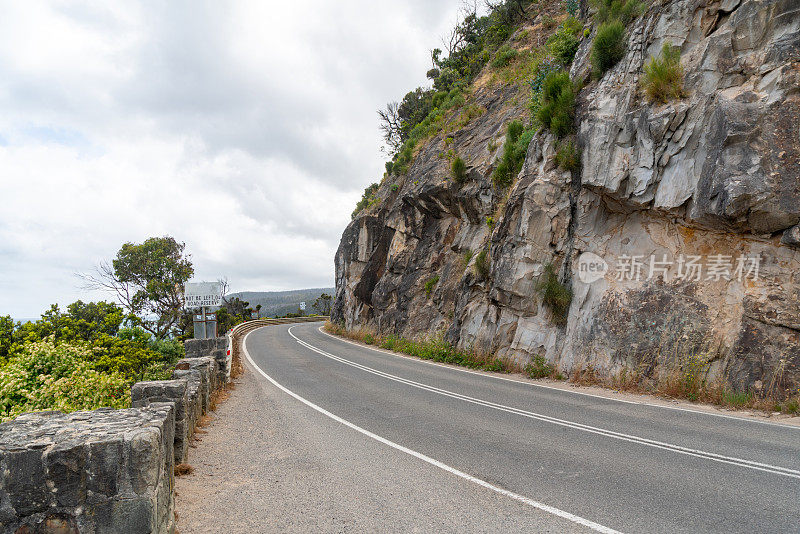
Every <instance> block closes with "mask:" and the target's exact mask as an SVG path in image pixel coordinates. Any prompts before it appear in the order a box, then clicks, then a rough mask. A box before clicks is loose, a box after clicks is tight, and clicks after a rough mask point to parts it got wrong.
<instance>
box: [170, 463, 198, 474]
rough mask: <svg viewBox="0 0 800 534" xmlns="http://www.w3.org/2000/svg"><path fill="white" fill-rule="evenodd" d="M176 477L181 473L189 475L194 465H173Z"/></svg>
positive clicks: (192, 471)
mask: <svg viewBox="0 0 800 534" xmlns="http://www.w3.org/2000/svg"><path fill="white" fill-rule="evenodd" d="M174 473H175V476H176V477H181V476H183V475H191V474H192V473H194V467H192V466H191V465H189V464H178V465H176V466H175V470H174Z"/></svg>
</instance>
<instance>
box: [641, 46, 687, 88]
mask: <svg viewBox="0 0 800 534" xmlns="http://www.w3.org/2000/svg"><path fill="white" fill-rule="evenodd" d="M642 87H644V90H645V93H646V94H647V97H648V98H649V99H650V101H652V102H661V103H664V102H667V101H669V100H674V99H677V98H680V97H682V96H683V67H681V51H680V48H678V47H677V46H672V45H671V44H670V43H668V42H667V43H664V46H662V47H661V54H659V55H658V56H653V57H651V58H650V61H648V62H647V65H645V66H644V76H642Z"/></svg>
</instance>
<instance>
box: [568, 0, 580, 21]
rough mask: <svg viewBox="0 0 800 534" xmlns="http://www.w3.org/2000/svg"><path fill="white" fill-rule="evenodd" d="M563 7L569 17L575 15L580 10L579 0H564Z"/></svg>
mask: <svg viewBox="0 0 800 534" xmlns="http://www.w3.org/2000/svg"><path fill="white" fill-rule="evenodd" d="M564 8H565V9H566V10H567V13H569V14H570V16H571V17H577V16H578V14H579V13H580V10H581V3H580V0H564Z"/></svg>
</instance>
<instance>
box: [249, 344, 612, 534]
mask: <svg viewBox="0 0 800 534" xmlns="http://www.w3.org/2000/svg"><path fill="white" fill-rule="evenodd" d="M256 330H258V329H256ZM253 332H255V330H253V331H251V332H248V333H247V334H245V336H244V339H243V340H242V350H243V351H244V355H245V357H247V361H248V362H250V365H252V366H253V367H254V368H255V369H256V371H258V372H259V373H260V374H261V376H263V377H264V378H266V379H267V380H268V381H269V382H270V383H271V384H272V385H274V386H275V387H277V388H278V389H280V390H281V391H283V392H284V393H286V394H288V395H290V396H292V397H294V398H295V399H297V400H299V401H300V402H302V403H303V404H305V405H306V406H308V407H310V408H312V409H314V410H316V411H318V412H319V413H321V414H322V415H325V416H326V417H330V418H331V419H333V420H334V421H336V422H337V423H341V424H343V425H345V426H346V427H348V428H351V429H352V430H355V431H356V432H359V433H361V434H363V435H365V436H367V437H368V438H371V439H374V440H375V441H378V442H380V443H383V444H384V445H388V446H389V447H391V448H393V449H396V450H398V451H400V452H404V453H406V454H408V455H410V456H413V457H414V458H417V459H419V460H422V461H423V462H426V463H428V464H430V465H433V466H435V467H438V468H439V469H442V470H444V471H447V472H448V473H451V474H453V475H456V476H457V477H460V478H463V479H464V480H467V481H469V482H472V483H474V484H477V485H479V486H482V487H484V488H486V489H489V490H492V491H494V492H495V493H499V494H500V495H503V496H505V497H510V498H511V499H514V500H515V501H519V502H521V503H524V504H527V505H528V506H531V507H533V508H536V509H538V510H541V511H543V512H547V513H548V514H552V515H554V516H557V517H560V518H562V519H566V520H567V521H571V522H573V523H576V524H578V525H581V526H584V527H586V528H589V529H591V530H594V531H595V532H602V533H604V534H622V533H621V532H620V531H618V530H614V529H613V528H609V527H606V526H603V525H601V524H599V523H595V522H594V521H591V520H589V519H585V518H583V517H580V516H577V515H575V514H571V513H569V512H565V511H564V510H560V509H558V508H555V507H554V506H550V505H547V504H544V503H541V502H539V501H535V500H533V499H530V498H528V497H525V496H524V495H520V494H518V493H514V492H513V491H509V490H506V489H503V488H500V487H497V486H495V485H494V484H490V483H489V482H486V481H485V480H482V479H480V478H477V477H474V476H472V475H469V474H467V473H464V472H463V471H459V470H458V469H456V468H454V467H450V466H449V465H447V464H445V463H443V462H440V461H439V460H435V459H433V458H431V457H430V456H426V455H424V454H422V453H421V452H417V451H415V450H412V449H409V448H408V447H404V446H402V445H400V444H398V443H395V442H393V441H390V440H388V439H386V438H384V437H381V436H379V435H377V434H373V433H372V432H370V431H369V430H365V429H363V428H361V427H360V426H358V425H356V424H354V423H351V422H350V421H347V420H346V419H342V418H341V417H339V416H338V415H335V414H333V413H331V412H329V411H328V410H326V409H324V408H322V407H320V406H317V405H316V404H314V403H313V402H311V401H309V400H308V399H305V398H303V397H301V396H300V395H298V394H297V393H295V392H293V391H291V390H289V389H288V388H286V387H284V386H283V385H281V384H279V383H278V382H276V381H275V379H274V378H272V377H271V376H269V375H268V374H267V373H265V372H264V370H263V369H261V368H260V367H259V366H258V365H256V362H254V361H253V358H251V357H250V352H249V351H248V350H247V338H248V337H249V336H250V334H252V333H253ZM290 334H291V332H290ZM295 339H296V338H295Z"/></svg>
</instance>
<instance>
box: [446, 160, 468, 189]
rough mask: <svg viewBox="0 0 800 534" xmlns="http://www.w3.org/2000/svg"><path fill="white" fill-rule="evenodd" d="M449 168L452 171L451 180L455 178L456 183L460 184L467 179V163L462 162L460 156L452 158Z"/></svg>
mask: <svg viewBox="0 0 800 534" xmlns="http://www.w3.org/2000/svg"><path fill="white" fill-rule="evenodd" d="M450 170H451V172H452V173H453V180H455V181H456V183H459V184H461V183H464V182H466V181H467V164H466V163H464V160H463V159H461V157H456V159H454V160H453V164H452V165H451V166H450Z"/></svg>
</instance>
